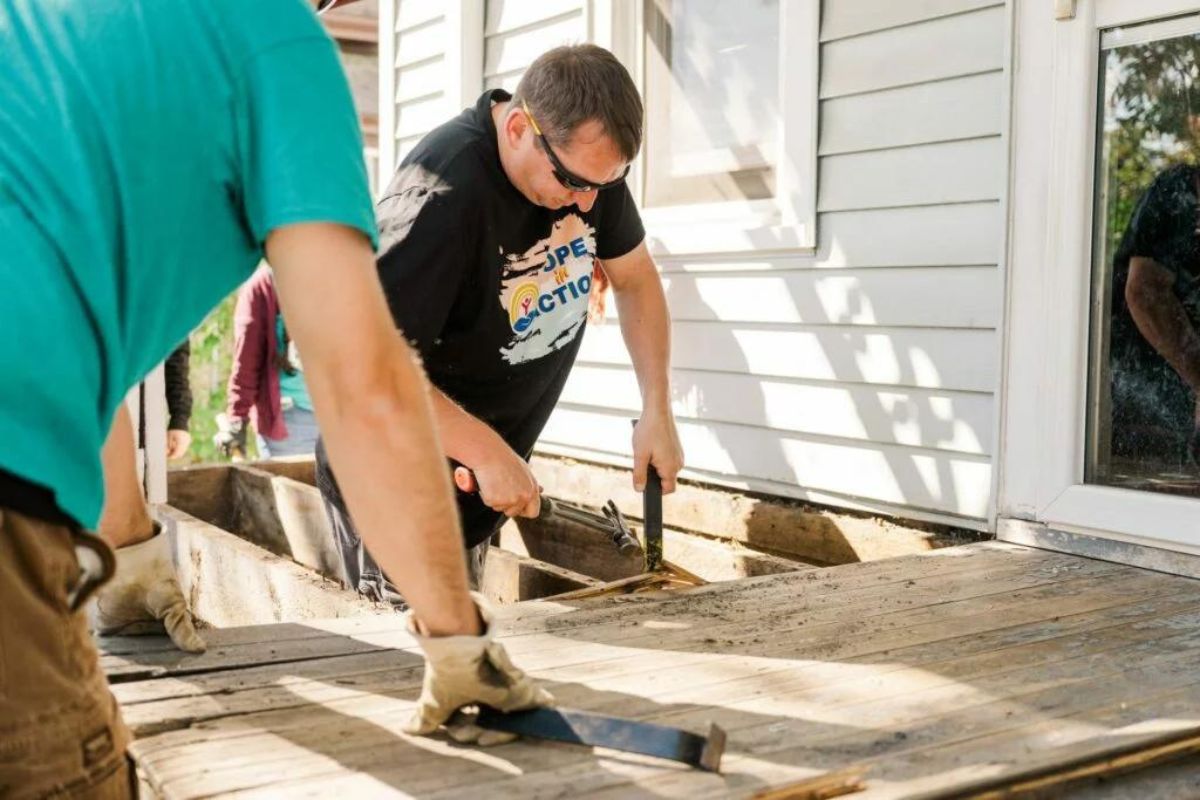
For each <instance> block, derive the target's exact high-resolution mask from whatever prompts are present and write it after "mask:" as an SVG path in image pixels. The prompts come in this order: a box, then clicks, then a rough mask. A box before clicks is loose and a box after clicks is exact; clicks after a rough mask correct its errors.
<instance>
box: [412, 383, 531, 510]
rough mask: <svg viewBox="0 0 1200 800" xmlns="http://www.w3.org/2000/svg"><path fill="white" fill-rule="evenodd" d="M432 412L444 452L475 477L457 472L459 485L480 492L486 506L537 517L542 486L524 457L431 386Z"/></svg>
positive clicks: (481, 421) (484, 424)
mask: <svg viewBox="0 0 1200 800" xmlns="http://www.w3.org/2000/svg"><path fill="white" fill-rule="evenodd" d="M432 396H433V415H434V418H435V419H436V420H437V425H438V433H439V434H440V436H441V440H442V446H443V447H445V448H446V456H447V457H448V458H452V459H454V460H455V461H457V462H458V463H460V464H464V465H466V467H467V468H468V469H470V470H471V471H472V472H473V473H474V480H473V481H472V480H471V479H470V478H469V477H467V478H464V477H462V476H456V480H458V481H459V488H461V489H462V490H463V491H467V492H479V493H480V499H482V500H483V502H484V504H486V505H487V506H488V507H489V508H491V509H493V510H495V511H498V512H500V513H501V514H504V515H506V516H509V517H536V516H537V515H538V510H539V508H540V502H541V487H540V486H538V482H537V479H536V478H534V476H533V472H532V471H531V470H530V469H529V465H528V464H527V463H525V459H524V458H522V457H521V456H520V455H519V454H518V453H516V452H514V451H513V449H512V448H511V447H509V446H508V443H507V442H505V441H504V439H503V438H502V437H501V436H500V434H498V433H496V431H495V430H493V429H492V427H491V426H489V425H488V424H487V423H486V422H484V421H483V420H481V419H479V418H478V417H475V416H473V415H472V414H471V413H470V412H468V411H467V410H465V409H464V408H463V407H462V406H460V405H458V404H457V403H455V402H454V401H453V400H451V399H450V398H449V397H447V396H446V395H445V394H443V393H442V391H441V390H440V389H438V388H437V387H436V386H434V387H432Z"/></svg>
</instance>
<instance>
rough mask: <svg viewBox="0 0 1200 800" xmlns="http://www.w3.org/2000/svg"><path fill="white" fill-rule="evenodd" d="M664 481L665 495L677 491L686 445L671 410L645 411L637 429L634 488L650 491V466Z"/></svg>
mask: <svg viewBox="0 0 1200 800" xmlns="http://www.w3.org/2000/svg"><path fill="white" fill-rule="evenodd" d="M649 464H653V465H654V469H655V470H657V471H658V476H659V477H660V478H661V479H662V491H663V494H670V493H671V492H673V491H675V476H676V475H678V474H679V470H681V469H683V446H682V445H680V443H679V432H678V431H677V430H676V429H675V418H674V417H673V416H672V415H671V413H670V411H651V412H644V413H643V414H642V418H641V419H639V420H638V423H637V425H636V426H634V429H633V488H635V489H637V490H638V491H639V492H641V491H644V490H645V488H646V472H647V469H646V467H647V465H649Z"/></svg>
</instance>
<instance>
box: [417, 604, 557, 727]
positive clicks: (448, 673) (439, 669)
mask: <svg viewBox="0 0 1200 800" xmlns="http://www.w3.org/2000/svg"><path fill="white" fill-rule="evenodd" d="M471 597H472V598H473V599H474V600H475V605H476V606H478V607H479V616H480V618H481V619H482V620H483V624H484V626H485V630H484V632H483V634H482V635H481V636H439V637H432V636H423V635H422V634H421V633H420V632H419V631H418V630H417V628H416V625H415V623H414V618H413V616H412V613H411V612H409V615H408V629H409V631H410V632H411V633H412V634H413V636H414V637H416V639H417V641H418V642H419V643H420V645H421V648H422V649H423V650H424V651H425V684H424V686H423V687H422V689H421V697H420V699H419V700H418V701H417V711H416V713H415V714H414V715H413V718H412V719H411V720H410V721H409V723H408V724H407V725H406V726H405V728H404V730H405V732H406V733H415V734H422V735H425V734H430V733H433V732H435V731H437V730H438V729H439V728H440V727H441V726H443V725H445V726H446V732H447V733H448V734H449V735H450V737H451V738H453V739H454V740H455V741H458V742H463V743H474V744H479V745H483V746H488V745H493V744H502V743H504V742H511V741H512V740H513V739H515V738H517V737H516V735H515V734H512V733H505V732H503V731H487V730H484V729H482V728H480V727H478V726H477V725H475V724H474V722H473V721H472V720H473V717H472V716H471V715H469V714H464V713H459V711H460V709H462V708H463V706H473V705H479V704H483V705H488V706H491V707H492V708H495V709H498V710H500V711H517V710H519V709H524V708H533V707H534V706H549V705H554V698H553V697H552V696H551V695H550V693H549V692H547V691H546V690H545V689H543V688H541V687H540V686H538V685H537V684H536V683H534V681H533V679H532V678H530V677H529V676H528V675H526V674H525V673H524V672H522V671H521V670H520V669H518V668H517V667H516V666H514V665H513V663H512V661H511V660H510V659H509V657H508V653H507V652H506V651H505V649H504V645H502V644H500V643H499V642H497V641H495V640H493V639H492V613H491V610H490V609H489V608H488V606H487V603H486V602H485V601H484V599H483V598H482V597H481V596H480V595H478V594H476V593H475V592H472V593H471Z"/></svg>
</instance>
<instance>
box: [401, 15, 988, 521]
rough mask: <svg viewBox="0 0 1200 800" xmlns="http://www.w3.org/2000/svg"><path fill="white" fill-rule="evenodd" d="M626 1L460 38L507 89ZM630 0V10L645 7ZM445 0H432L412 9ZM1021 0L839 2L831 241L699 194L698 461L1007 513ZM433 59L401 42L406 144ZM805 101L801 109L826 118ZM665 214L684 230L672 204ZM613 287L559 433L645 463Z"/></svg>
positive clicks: (840, 492)
mask: <svg viewBox="0 0 1200 800" xmlns="http://www.w3.org/2000/svg"><path fill="white" fill-rule="evenodd" d="M457 1H458V0H398V2H400V4H401V16H402V17H403V7H404V3H405V2H414V3H418V2H419V3H420V5H421V6H422V7H425V8H427V9H430V8H432V7H433V6H434V5H437V4H438V3H441V4H443V5H447V6H448V5H451V4H453V3H454V2H457ZM464 1H465V0H464ZM816 1H817V0H786V2H789V3H796V4H798V5H797V8H804V7H808V6H805V5H804V4H807V3H811V2H816ZM622 2H623V0H622ZM613 8H614V7H613V6H610V5H609V3H608V0H538V1H537V2H535V1H534V0H486V2H481V4H480V7H479V14H480V16H481V19H479V21H478V27H479V33H478V35H477V36H476V37H475V39H474V40H473V41H468V42H466V43H465V44H464V46H469V47H475V48H477V49H478V50H479V58H478V62H479V67H478V69H477V71H476V73H475V77H476V78H477V79H478V81H479V85H480V86H482V87H497V86H500V87H505V88H509V89H511V88H512V87H514V86H515V85H516V82H517V81H518V80H519V79H520V76H521V74H522V72H523V71H524V69H525V68H526V67H527V66H528V65H529V64H530V63H531V62H532V61H533V60H534V59H535V58H536V57H537V56H538V55H539V54H541V53H542V52H544V51H545V50H547V49H549V48H551V47H554V46H556V45H558V44H562V43H566V42H577V41H585V40H587V38H588V36H589V35H592V34H593V32H595V33H596V34H597V35H600V36H611V37H612V39H613V40H618V39H619V40H625V41H628V39H629V36H630V35H631V33H632V28H631V30H630V31H623V30H616V29H614V30H613V31H611V32H608V33H605V26H604V25H603V24H601V23H602V22H603V21H604V20H605V19H607V17H606V16H604V15H605V14H607V13H610V12H611V11H612V10H613ZM632 8H633V6H630V7H629V8H626V7H625V6H624V5H621V6H620V7H619V8H617V10H619V11H622V12H629V13H623V14H618V15H616V16H615V17H614V19H625V20H626V21H627V22H628V21H629V20H636V19H638V18H639V14H637V13H633V11H631V9H632ZM789 8H792V7H791V6H789ZM792 10H793V11H795V10H796V9H795V8H793V9H792ZM600 12H603V13H600ZM416 16H421V15H416ZM435 17H436V14H435V13H434V12H433V11H432V10H429V11H427V12H426V14H425V15H424V16H423V18H421V19H416V18H415V17H414V20H413V25H412V26H410V27H411V28H415V29H416V30H412V31H409V28H404V31H407V32H412V33H418V32H419V29H420V26H421V25H429V26H433V25H437V24H439V23H438V22H437V21H435ZM1007 19H1008V17H1007V11H1006V9H1005V4H1004V2H1003V0H905V2H894V0H825V2H823V3H822V14H821V26H820V42H821V44H820V52H819V59H820V84H819V89H818V98H819V99H818V100H817V101H816V103H817V111H818V116H817V120H816V124H817V130H818V135H819V139H818V146H817V153H818V163H817V174H818V176H819V181H818V187H819V188H818V193H817V197H816V208H817V210H818V213H817V220H816V248H815V253H814V252H812V251H811V250H809V251H800V250H796V249H795V247H796V245H795V239H794V237H793V238H791V239H789V238H788V237H787V236H786V235H784V234H785V233H786V232H780V231H772V229H771V228H769V227H762V228H759V229H757V230H748V231H747V235H746V239H745V241H746V246H745V247H744V248H743V249H735V250H732V251H730V249H729V248H728V247H727V246H724V243H725V242H727V241H728V238H727V237H726V238H725V239H722V240H721V241H718V238H719V237H716V236H715V234H714V233H713V231H714V230H715V229H716V228H717V227H719V226H717V225H712V224H709V221H708V220H706V219H705V218H704V217H703V216H701V215H700V214H697V215H695V216H693V217H692V218H691V219H690V220H688V223H689V225H690V228H688V226H686V225H685V226H684V227H685V228H687V230H685V233H686V234H687V239H688V242H687V244H688V245H690V247H689V249H688V250H687V252H688V253H695V254H694V255H693V254H689V255H678V253H680V252H682V251H681V250H680V249H678V248H668V249H669V250H670V251H671V252H672V253H676V254H674V255H670V254H668V255H661V256H659V257H658V261H659V265H660V267H661V269H662V272H663V278H664V285H665V289H666V293H667V299H668V302H669V303H670V306H671V310H672V315H673V319H674V325H673V332H672V339H673V341H672V345H673V356H672V359H673V368H674V372H673V378H672V380H673V406H674V411H675V413H676V415H677V418H678V420H679V424H680V431H681V435H682V437H683V444H684V448H685V451H686V455H687V463H688V468H689V473H688V474H689V475H690V476H691V477H694V478H698V479H702V480H705V481H708V482H711V483H716V484H721V485H728V486H733V487H739V488H745V489H750V490H753V491H763V492H769V493H773V494H777V495H783V496H789V497H794V498H797V499H807V500H811V501H814V502H822V503H829V504H834V505H841V506H846V507H851V508H861V509H868V510H875V511H879V512H882V513H897V514H902V515H908V516H913V517H923V518H931V519H936V520H942V521H949V522H955V523H958V524H962V525H967V526H971V527H977V528H984V527H987V526H988V525H989V523H990V519H989V516H990V514H991V513H992V498H991V486H992V471H993V458H994V455H995V454H994V452H993V451H994V448H995V438H996V435H995V421H994V420H995V416H996V412H995V400H994V392H995V390H996V387H997V384H998V369H999V366H998V361H999V347H998V341H997V328H998V326H999V325H1000V321H1001V315H1002V305H1003V303H1002V299H1003V294H1004V293H1003V276H1002V274H1001V271H1000V268H999V266H998V265H999V263H1000V258H1001V255H1002V248H1003V240H1004V223H1003V218H1002V208H1001V199H1002V197H1003V194H1004V192H1003V189H1004V183H1005V175H1006V170H1007V154H1006V152H1005V145H1004V141H1003V140H1002V137H1001V131H1002V129H1003V128H1004V125H1005V124H1006V123H1005V121H1004V118H1003V114H1004V97H1005V83H1006V73H1005V67H1004V57H1005V56H1004V53H1005V37H1006V24H1007ZM615 24H616V23H614V25H615ZM794 44H795V43H791V42H788V41H785V42H784V43H783V46H784V48H785V49H786V48H787V47H789V46H792V45H794ZM400 46H401V49H404V48H405V47H406V46H407V45H406V44H405V43H403V42H401V45H400ZM426 52H427V53H431V52H432V51H426ZM626 55H627V53H626ZM426 59H427V60H425V61H417V62H416V63H409V62H405V61H404V59H403V58H399V59H398V64H402V65H405V66H403V67H402V68H401V71H400V72H399V73H398V78H397V95H396V97H397V109H396V119H397V120H398V121H399V122H401V123H403V124H399V125H397V128H396V130H397V136H398V138H399V140H400V143H401V145H403V143H404V142H405V141H406V139H405V138H403V137H418V136H419V135H421V134H423V133H424V131H423V130H421V128H422V127H424V126H425V125H428V124H430V120H431V119H432V118H433V115H432V108H433V104H432V102H431V101H432V100H433V97H432V93H433V91H434V90H435V89H436V87H435V86H434V87H432V88H431V91H430V92H429V93H425V94H423V93H422V92H423V90H422V88H421V87H422V86H423V85H431V86H432V85H433V84H436V78H437V74H438V66H437V60H436V56H434V55H427V56H426ZM422 75H425V76H427V78H426V79H425V80H424V81H422V80H421V78H420V76H422ZM423 102H424V103H429V106H428V108H429V111H428V113H427V112H426V111H425V110H423V107H422V103H423ZM445 116H446V117H448V116H449V114H448V113H447V114H445ZM803 116H804V118H803V119H799V118H793V117H788V118H787V119H788V120H789V124H792V125H795V124H798V121H799V122H803V123H806V124H811V123H812V114H811V112H809V113H808V114H806V115H803ZM413 141H415V139H413ZM672 224H673V225H674V223H672ZM675 227H676V228H678V226H677V225H676V226H675ZM668 233H669V236H668ZM647 235H648V238H649V240H650V241H651V242H652V243H655V242H657V241H661V240H663V239H666V238H670V239H671V240H672V241H678V240H679V231H678V230H675V229H672V230H671V231H669V232H668V231H666V229H656V228H655V226H654V224H650V225H649V226H648V230H647ZM710 241H711V242H712V243H713V244H712V247H711V248H709V247H708V243H709V242H710ZM609 309H610V320H609V321H608V323H607V324H605V325H602V326H599V327H594V328H591V329H589V331H588V333H587V334H586V336H585V339H584V342H583V346H582V348H581V351H580V355H579V360H578V363H577V366H576V368H575V370H574V372H573V373H572V375H571V377H570V379H569V381H568V383H567V386H566V389H565V391H564V394H563V398H562V402H561V403H560V405H559V408H558V409H557V410H556V411H555V413H554V415H553V416H552V417H551V420H550V422H549V424H548V425H547V427H546V430H545V432H544V434H543V437H542V439H541V441H540V443H539V449H540V450H541V451H543V452H546V453H553V454H560V455H570V456H575V457H579V458H583V459H588V460H594V461H600V462H608V463H628V457H629V454H630V429H629V422H628V420H629V419H631V418H632V417H634V416H635V415H636V414H637V413H638V412H639V406H640V399H639V397H640V395H639V393H638V391H637V385H636V381H635V378H634V375H633V371H632V368H631V367H630V362H629V357H628V354H627V353H626V351H625V347H624V344H623V341H622V338H621V333H620V327H619V320H618V319H616V318H615V313H614V312H615V308H614V304H613V303H611V302H610V303H609Z"/></svg>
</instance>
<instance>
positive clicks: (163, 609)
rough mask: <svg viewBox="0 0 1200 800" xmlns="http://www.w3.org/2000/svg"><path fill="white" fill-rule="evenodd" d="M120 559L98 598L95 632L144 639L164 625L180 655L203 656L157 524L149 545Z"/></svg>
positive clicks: (122, 552) (127, 550)
mask: <svg viewBox="0 0 1200 800" xmlns="http://www.w3.org/2000/svg"><path fill="white" fill-rule="evenodd" d="M116 555H117V572H116V575H115V577H114V578H113V579H112V580H111V581H109V582H108V583H107V584H105V585H104V586H103V587H102V588H101V589H100V590H99V591H98V592H97V593H96V602H95V604H94V605H93V606H92V612H91V615H92V628H93V629H94V630H96V631H98V632H99V633H102V634H119V633H145V632H146V631H147V630H148V629H151V630H152V629H153V628H156V627H158V623H159V622H160V621H161V623H162V627H164V628H166V631H167V635H168V636H170V637H171V641H172V642H174V643H175V646H176V647H178V648H179V649H180V650H185V651H187V652H189V653H202V652H204V649H205V647H206V645H205V644H204V640H203V639H201V638H200V636H199V634H197V633H196V628H195V625H194V624H193V623H192V615H191V612H190V611H188V607H187V601H186V600H185V599H184V597H183V591H182V590H181V589H180V588H179V581H178V579H177V578H176V577H175V567H174V564H172V562H171V558H170V542H169V541H168V539H167V536H166V534H164V533H163V532H162V529H161V528H160V527H159V526H158V525H157V524H156V525H155V532H154V535H153V536H152V537H151V538H150V539H147V540H146V541H143V542H139V543H138V544H132V545H129V546H127V547H121V548H118V549H117V551H116Z"/></svg>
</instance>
